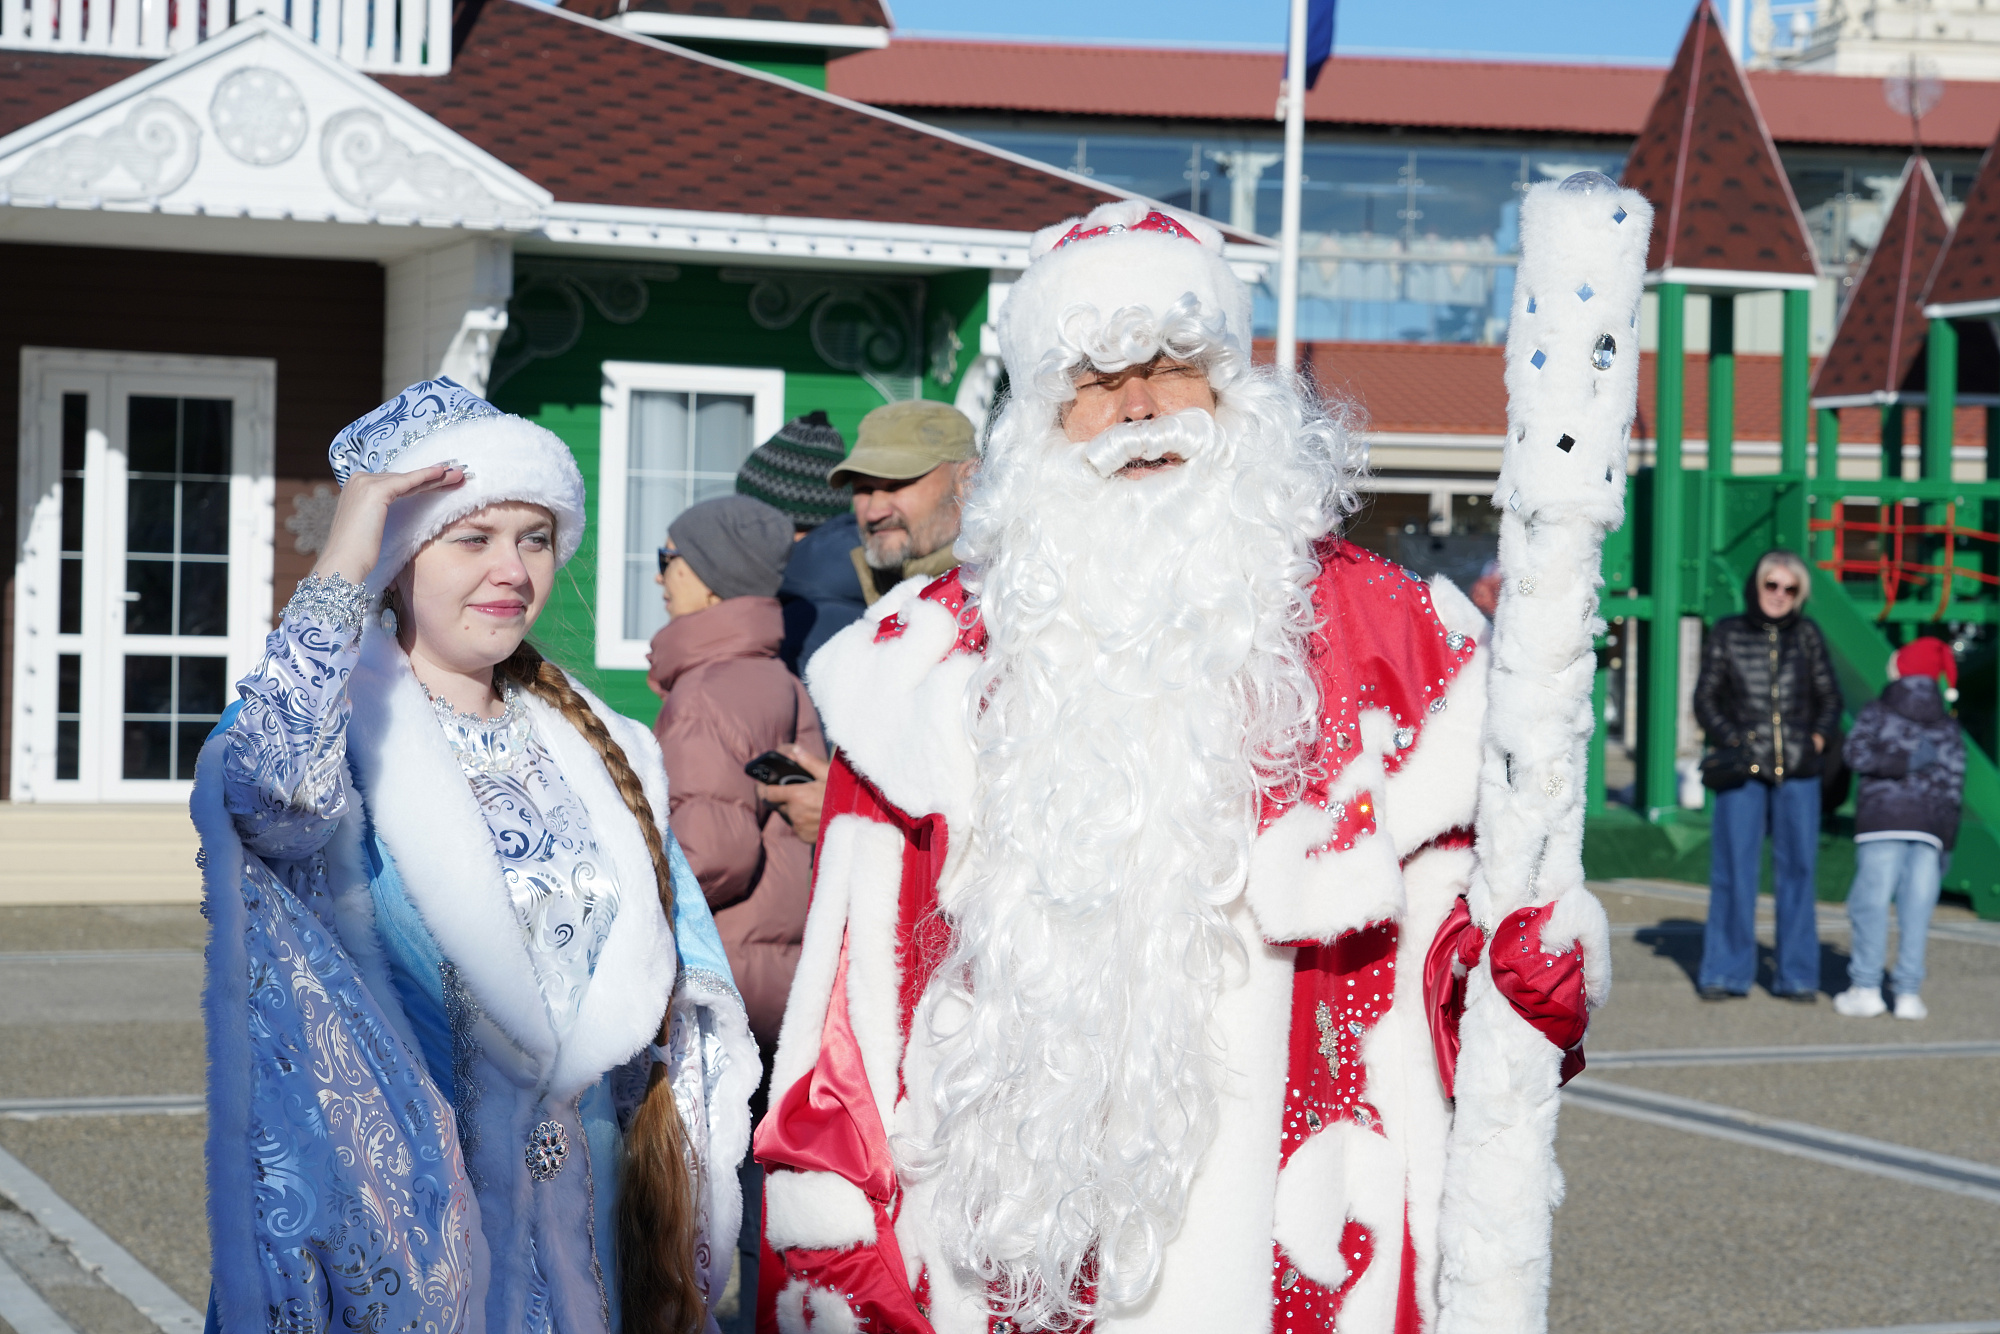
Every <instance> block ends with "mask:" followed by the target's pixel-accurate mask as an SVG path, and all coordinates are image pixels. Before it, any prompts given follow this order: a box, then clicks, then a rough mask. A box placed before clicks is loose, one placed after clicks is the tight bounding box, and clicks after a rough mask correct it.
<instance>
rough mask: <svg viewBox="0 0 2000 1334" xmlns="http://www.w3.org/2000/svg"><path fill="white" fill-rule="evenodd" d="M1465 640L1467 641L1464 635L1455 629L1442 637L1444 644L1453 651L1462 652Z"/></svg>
mask: <svg viewBox="0 0 2000 1334" xmlns="http://www.w3.org/2000/svg"><path fill="white" fill-rule="evenodd" d="M1466 642H1467V641H1466V638H1465V636H1464V635H1462V634H1460V633H1459V632H1458V631H1456V630H1454V631H1452V632H1451V633H1450V634H1448V635H1446V636H1445V637H1444V646H1445V647H1446V648H1448V649H1450V650H1451V651H1452V652H1453V653H1462V652H1464V650H1465V645H1466Z"/></svg>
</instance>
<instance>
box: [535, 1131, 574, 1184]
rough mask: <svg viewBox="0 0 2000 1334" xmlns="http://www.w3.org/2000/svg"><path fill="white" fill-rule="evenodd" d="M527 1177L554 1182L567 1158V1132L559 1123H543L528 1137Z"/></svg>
mask: <svg viewBox="0 0 2000 1334" xmlns="http://www.w3.org/2000/svg"><path fill="white" fill-rule="evenodd" d="M526 1156H527V1160H528V1175H529V1176H531V1177H533V1178H534V1179H535V1180H537V1181H554V1180H555V1179H556V1174H557V1173H559V1172H561V1171H562V1170H563V1163H564V1161H565V1160H566V1159H568V1157H569V1132H568V1131H567V1130H565V1129H563V1124H562V1122H560V1121H544V1122H542V1123H541V1124H540V1125H538V1126H536V1127H535V1128H534V1130H533V1131H531V1132H530V1133H529V1135H528V1151H527V1155H526Z"/></svg>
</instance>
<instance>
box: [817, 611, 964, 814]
mask: <svg viewBox="0 0 2000 1334" xmlns="http://www.w3.org/2000/svg"><path fill="white" fill-rule="evenodd" d="M931 582H932V581H931V580H929V579H927V578H923V577H918V578H915V579H905V580H904V581H903V582H902V583H900V584H897V585H896V586H895V587H894V588H892V589H890V590H889V591H888V592H887V593H886V594H884V595H883V596H882V598H881V599H880V600H879V601H877V602H876V603H875V605H874V606H872V607H870V608H869V609H868V612H867V614H866V615H865V616H863V617H862V619H860V620H858V621H856V622H854V623H853V624H852V625H850V626H848V627H847V628H846V629H844V630H842V631H841V632H840V633H839V634H836V635H835V636H834V637H833V638H831V639H829V640H827V642H826V646H825V647H824V648H822V649H820V651H819V652H818V653H815V654H814V655H813V657H812V661H811V662H809V663H807V664H806V688H807V691H808V693H810V694H811V695H812V699H813V703H814V704H816V705H818V706H819V712H820V717H821V718H822V719H823V720H824V721H825V723H826V734H827V737H828V738H829V739H830V740H831V741H832V742H833V744H834V745H835V746H837V747H839V748H840V749H841V750H842V751H844V752H845V753H846V755H847V758H848V762H849V763H850V764H852V765H853V766H854V768H855V770H856V771H857V772H859V773H861V774H863V775H865V776H866V777H867V779H868V781H869V782H871V783H873V784H874V785H875V786H876V787H877V788H879V789H880V790H881V792H882V795H883V796H885V797H887V798H888V799H889V800H890V802H891V803H893V804H894V805H895V806H896V807H897V808H898V809H899V810H901V811H902V812H903V813H904V814H906V815H909V816H911V817H912V818H914V819H922V818H923V817H924V816H926V815H942V816H944V818H945V823H946V824H947V825H949V826H951V827H952V828H956V829H963V828H964V827H965V822H966V820H967V819H968V818H969V817H970V815H971V811H972V785H973V770H972V739H971V733H970V731H969V730H968V727H967V722H966V718H967V715H966V692H967V689H968V687H969V686H970V685H971V682H972V675H973V673H974V672H975V671H977V670H978V668H979V663H980V659H979V657H978V655H976V654H972V653H955V654H952V655H951V657H950V658H949V660H947V659H946V657H945V655H946V654H948V653H951V647H952V644H953V643H954V641H956V640H957V638H958V622H957V620H956V619H955V618H954V617H953V616H952V614H951V613H950V612H948V611H946V610H945V609H944V608H943V607H942V606H940V605H939V604H938V603H935V602H926V601H924V600H923V599H922V598H920V597H918V596H917V595H918V594H919V593H921V592H923V591H924V589H925V588H926V587H928V586H929V585H930V583H931ZM896 615H900V616H901V617H902V618H903V623H904V626H905V629H904V630H903V633H902V634H900V635H898V636H897V637H895V638H894V639H890V640H886V641H884V642H882V643H879V644H878V643H876V642H875V630H876V627H877V626H878V625H879V624H880V623H881V622H882V621H883V620H885V619H887V618H888V617H890V616H896ZM891 701H893V703H891Z"/></svg>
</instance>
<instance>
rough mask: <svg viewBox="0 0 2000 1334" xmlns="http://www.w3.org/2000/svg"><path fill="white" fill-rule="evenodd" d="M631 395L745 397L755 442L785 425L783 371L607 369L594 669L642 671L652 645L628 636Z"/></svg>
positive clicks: (626, 365) (620, 365) (647, 364)
mask: <svg viewBox="0 0 2000 1334" xmlns="http://www.w3.org/2000/svg"><path fill="white" fill-rule="evenodd" d="M635 392H660V393H675V394H747V395H749V396H750V400H751V409H750V423H751V424H750V433H751V438H752V439H753V440H754V441H755V442H756V443H758V444H761V443H763V442H764V441H766V440H769V439H770V438H771V437H772V436H774V435H776V434H777V433H778V428H780V427H781V426H783V425H784V424H785V373H784V372H783V371H782V370H774V369H768V368H763V367H749V366H680V365H672V364H669V363H666V362H657V361H607V362H605V363H604V386H603V398H602V407H603V411H602V412H601V413H600V414H599V417H598V439H597V598H596V603H597V665H598V666H599V667H600V668H607V669H612V670H622V671H631V670H637V671H644V670H646V650H647V649H648V648H649V647H650V644H649V643H648V641H646V640H644V639H627V638H625V537H626V534H625V510H626V503H625V502H626V480H627V465H626V460H627V459H628V457H629V456H630V452H631V443H632V395H633V394H634V393H635ZM754 447H755V446H754V445H753V448H754Z"/></svg>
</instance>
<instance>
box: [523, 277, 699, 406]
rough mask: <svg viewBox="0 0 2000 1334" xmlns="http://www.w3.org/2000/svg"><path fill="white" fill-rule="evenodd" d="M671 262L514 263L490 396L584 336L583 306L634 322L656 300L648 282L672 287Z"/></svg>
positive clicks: (614, 319) (609, 317) (613, 320)
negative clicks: (526, 368)
mask: <svg viewBox="0 0 2000 1334" xmlns="http://www.w3.org/2000/svg"><path fill="white" fill-rule="evenodd" d="M680 276H681V271H680V270H679V269H678V268H676V267H675V266H674V265H672V264H620V263H616V262H611V263H605V262H599V261H595V260H555V261H551V260H543V259H537V258H533V257H530V256H526V255H524V256H521V257H519V258H518V259H516V260H515V261H514V296H513V299H512V300H510V301H509V302H508V303H507V314H506V316H505V320H504V323H503V326H502V327H503V329H504V333H503V334H502V335H501V337H500V338H499V340H498V342H497V344H496V345H495V348H494V352H493V359H492V378H491V379H490V380H488V381H487V384H486V387H487V390H488V392H491V391H492V390H495V389H498V388H499V387H500V385H501V383H502V382H503V381H505V380H506V379H507V378H508V377H509V376H511V375H512V374H514V372H516V371H518V370H520V369H521V368H522V367H523V366H525V365H527V364H528V363H529V362H531V361H535V360H538V359H541V358H544V357H559V356H561V355H562V354H563V353H565V352H567V351H569V350H570V349H571V348H572V347H575V346H576V342H577V339H579V338H581V337H583V317H584V303H585V302H586V301H588V302H589V304H590V305H591V306H592V307H593V308H595V309H596V311H597V313H598V314H599V315H600V316H602V317H603V318H605V319H606V320H609V321H610V322H611V323H613V324H633V323H636V322H637V321H638V320H639V318H640V317H641V316H643V315H644V314H645V313H646V307H647V306H648V304H650V302H651V300H652V293H651V290H650V289H649V288H648V287H647V284H648V283H670V282H674V281H676V280H678V279H679V278H680Z"/></svg>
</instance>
